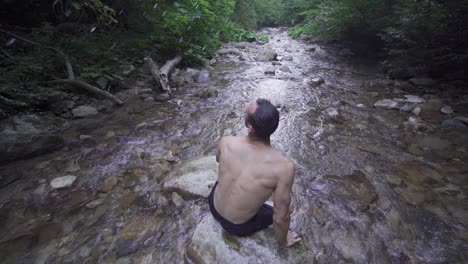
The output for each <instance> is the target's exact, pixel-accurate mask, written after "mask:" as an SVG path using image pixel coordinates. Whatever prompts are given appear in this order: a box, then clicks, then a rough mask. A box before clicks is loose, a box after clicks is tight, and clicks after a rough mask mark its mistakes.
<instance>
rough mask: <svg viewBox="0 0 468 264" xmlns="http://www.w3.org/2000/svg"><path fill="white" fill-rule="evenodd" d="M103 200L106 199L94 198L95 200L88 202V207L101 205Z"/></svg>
mask: <svg viewBox="0 0 468 264" xmlns="http://www.w3.org/2000/svg"><path fill="white" fill-rule="evenodd" d="M103 202H104V199H97V200H94V201H91V202H89V203H87V204H86V207H88V208H90V209H93V208H96V207H98V206H99V205H101V204H102V203H103Z"/></svg>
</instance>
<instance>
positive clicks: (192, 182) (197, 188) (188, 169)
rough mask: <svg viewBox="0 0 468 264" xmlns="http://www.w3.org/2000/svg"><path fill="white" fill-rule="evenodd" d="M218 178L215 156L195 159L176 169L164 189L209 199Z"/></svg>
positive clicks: (165, 183) (169, 176)
mask: <svg viewBox="0 0 468 264" xmlns="http://www.w3.org/2000/svg"><path fill="white" fill-rule="evenodd" d="M217 177H218V163H217V162H216V157H215V156H202V157H196V158H193V159H191V160H189V161H187V162H184V163H183V164H181V165H179V166H177V167H176V168H174V170H173V171H172V172H171V173H170V174H169V175H168V176H167V178H166V180H165V182H164V185H163V186H164V188H165V189H169V190H177V191H179V192H183V193H188V194H191V195H195V196H202V197H208V195H209V193H210V190H211V187H213V185H214V183H215V182H216V179H217Z"/></svg>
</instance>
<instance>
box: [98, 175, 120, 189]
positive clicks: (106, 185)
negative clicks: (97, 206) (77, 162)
mask: <svg viewBox="0 0 468 264" xmlns="http://www.w3.org/2000/svg"><path fill="white" fill-rule="evenodd" d="M117 182H118V179H117V177H115V176H112V177H109V178H106V179H104V181H103V183H102V188H101V191H102V192H110V191H112V189H113V188H114V186H115V185H116V184H117Z"/></svg>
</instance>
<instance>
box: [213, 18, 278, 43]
mask: <svg viewBox="0 0 468 264" xmlns="http://www.w3.org/2000/svg"><path fill="white" fill-rule="evenodd" d="M222 40H224V41H238V42H240V41H247V42H253V41H262V42H265V43H266V42H268V41H269V39H268V36H267V35H265V34H259V33H255V32H252V31H249V30H245V29H244V28H242V27H241V26H239V25H236V24H234V23H231V24H230V25H229V28H228V29H226V30H225V31H224V33H223V37H222Z"/></svg>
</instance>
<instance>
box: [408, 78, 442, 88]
mask: <svg viewBox="0 0 468 264" xmlns="http://www.w3.org/2000/svg"><path fill="white" fill-rule="evenodd" d="M409 81H410V83H411V84H413V85H416V86H433V85H435V84H436V82H435V81H434V80H433V79H431V78H411V79H410V80H409Z"/></svg>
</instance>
